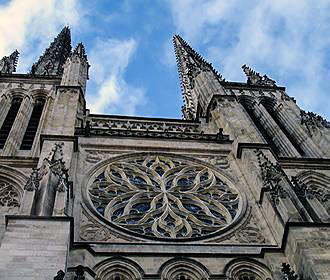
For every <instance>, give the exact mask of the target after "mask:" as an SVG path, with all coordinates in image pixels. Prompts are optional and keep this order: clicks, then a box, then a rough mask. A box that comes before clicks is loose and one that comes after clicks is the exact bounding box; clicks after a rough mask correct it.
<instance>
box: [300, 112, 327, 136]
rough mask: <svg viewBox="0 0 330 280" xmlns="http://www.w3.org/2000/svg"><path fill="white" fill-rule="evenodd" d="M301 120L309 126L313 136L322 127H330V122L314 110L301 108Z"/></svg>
mask: <svg viewBox="0 0 330 280" xmlns="http://www.w3.org/2000/svg"><path fill="white" fill-rule="evenodd" d="M300 120H301V121H300V122H301V124H302V125H305V127H306V128H307V131H308V134H309V135H310V136H311V137H312V136H313V135H314V133H316V132H317V131H320V130H321V129H324V128H330V122H328V121H327V120H326V119H324V118H322V117H321V116H319V115H317V114H315V113H313V112H306V111H304V110H300Z"/></svg>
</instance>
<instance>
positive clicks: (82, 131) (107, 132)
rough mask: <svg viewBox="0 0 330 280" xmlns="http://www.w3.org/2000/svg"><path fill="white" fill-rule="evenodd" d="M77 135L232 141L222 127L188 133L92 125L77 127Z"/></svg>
mask: <svg viewBox="0 0 330 280" xmlns="http://www.w3.org/2000/svg"><path fill="white" fill-rule="evenodd" d="M75 135H76V136H82V135H84V136H87V137H88V136H108V137H109V136H114V137H137V138H152V139H173V140H195V141H207V142H217V143H232V141H231V140H230V139H229V135H224V134H223V133H222V129H219V132H218V133H217V134H204V133H203V132H200V133H199V134H197V133H186V132H169V131H167V132H166V131H162V132H155V131H147V130H145V131H136V130H122V129H120V130H118V129H91V128H90V127H88V126H87V127H85V128H76V130H75Z"/></svg>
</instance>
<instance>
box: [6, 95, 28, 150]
mask: <svg viewBox="0 0 330 280" xmlns="http://www.w3.org/2000/svg"><path fill="white" fill-rule="evenodd" d="M32 109H33V104H32V101H31V98H30V97H29V96H27V95H26V96H25V97H24V98H23V101H22V103H21V106H20V109H19V111H18V113H17V116H16V118H15V121H14V123H13V126H12V128H11V130H10V133H9V135H8V138H7V141H6V143H5V146H4V147H3V150H2V153H1V155H2V156H14V155H15V154H16V153H17V151H18V149H19V147H20V145H21V142H22V139H23V137H24V132H25V130H26V127H27V125H28V122H29V119H30V116H31V113H32ZM22 132H23V133H22Z"/></svg>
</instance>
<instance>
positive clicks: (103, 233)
mask: <svg viewBox="0 0 330 280" xmlns="http://www.w3.org/2000/svg"><path fill="white" fill-rule="evenodd" d="M79 236H80V238H81V239H82V240H83V241H109V242H120V243H122V242H128V241H130V242H131V241H137V240H135V239H134V238H130V239H127V240H126V239H125V238H124V237H119V236H117V235H116V234H115V232H114V231H110V229H108V228H107V227H106V226H104V225H102V224H101V223H99V222H98V221H97V220H96V219H94V218H93V217H92V216H91V215H89V214H88V213H87V212H86V211H85V210H83V211H82V214H81V222H80V233H79Z"/></svg>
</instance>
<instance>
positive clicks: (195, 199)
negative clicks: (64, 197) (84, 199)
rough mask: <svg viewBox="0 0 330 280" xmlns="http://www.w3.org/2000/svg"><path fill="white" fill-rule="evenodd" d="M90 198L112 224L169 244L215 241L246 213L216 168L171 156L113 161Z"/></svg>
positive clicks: (98, 174)
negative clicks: (192, 240)
mask: <svg viewBox="0 0 330 280" xmlns="http://www.w3.org/2000/svg"><path fill="white" fill-rule="evenodd" d="M87 195H88V197H89V200H90V202H91V204H92V205H93V207H94V209H95V211H96V212H98V214H99V215H100V216H102V217H103V218H104V219H105V220H107V221H108V222H110V223H111V224H113V225H115V226H117V227H120V228H123V229H125V230H126V231H129V232H132V233H134V234H137V235H139V236H141V237H144V238H146V237H153V238H161V239H164V240H166V239H174V238H176V239H177V238H180V239H187V238H199V239H200V238H207V237H210V236H212V235H214V234H217V233H220V232H223V231H224V230H225V229H226V228H227V227H229V226H230V225H232V224H233V223H234V222H235V221H236V220H237V219H238V217H239V216H240V215H241V210H242V209H241V208H242V206H241V205H242V197H241V195H240V193H239V192H238V190H237V189H236V188H235V187H234V186H232V185H231V184H229V182H228V183H227V182H226V180H225V179H224V178H223V177H222V176H221V175H220V174H219V173H218V172H217V171H216V170H215V169H214V168H211V167H209V166H206V165H204V164H202V162H199V161H198V162H192V161H190V160H187V159H185V158H182V157H179V156H171V155H167V154H166V155H165V154H153V155H152V154H140V156H137V155H136V154H135V155H134V154H133V155H130V156H128V155H127V156H122V157H119V159H118V158H117V159H113V160H112V162H111V163H109V164H108V165H106V166H104V167H102V168H101V169H100V170H99V171H97V172H96V173H95V175H94V176H93V177H92V179H91V180H90V184H89V186H88V189H87Z"/></svg>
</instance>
